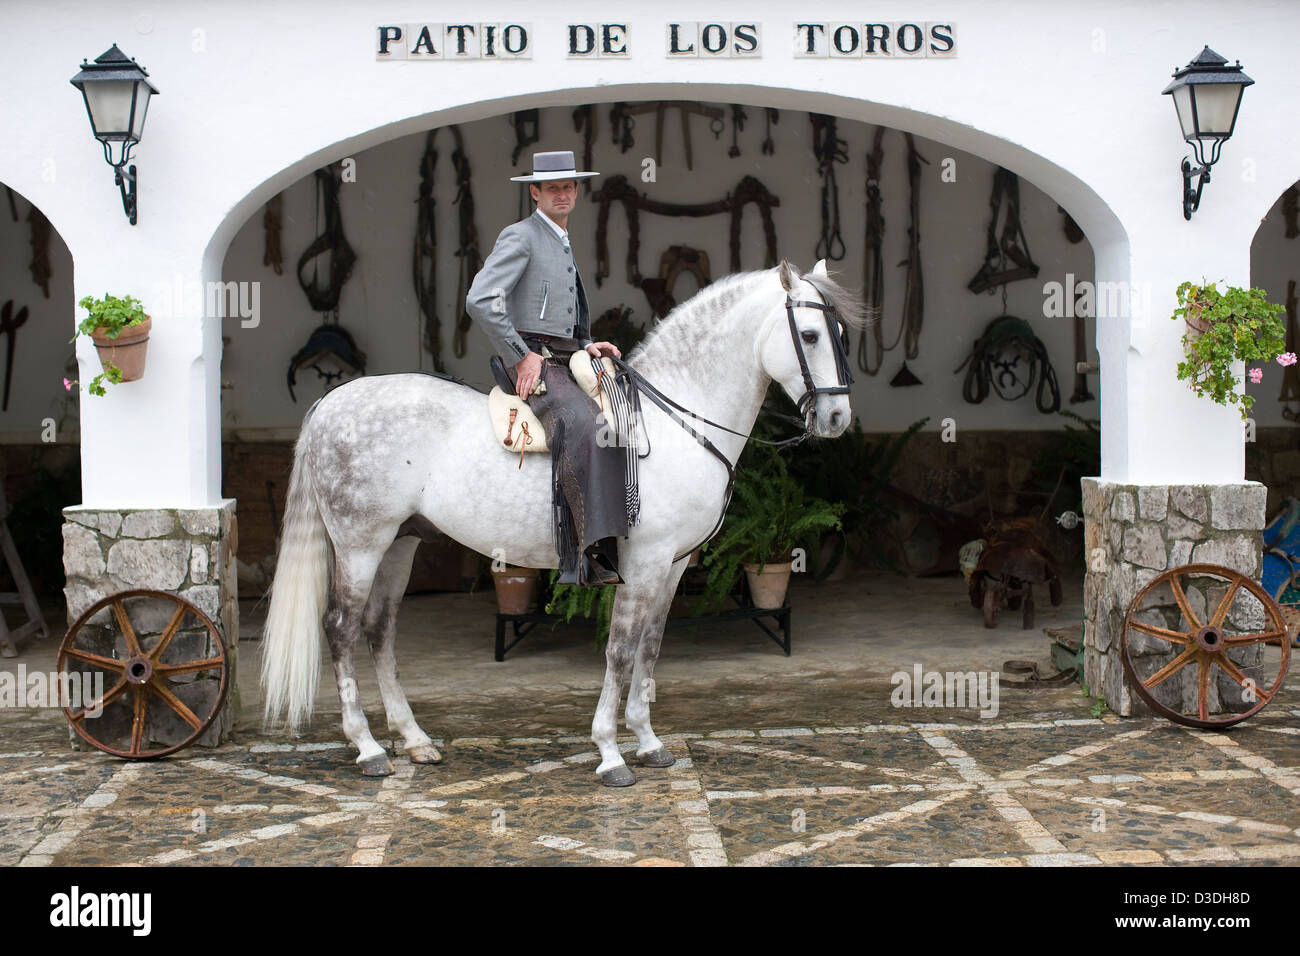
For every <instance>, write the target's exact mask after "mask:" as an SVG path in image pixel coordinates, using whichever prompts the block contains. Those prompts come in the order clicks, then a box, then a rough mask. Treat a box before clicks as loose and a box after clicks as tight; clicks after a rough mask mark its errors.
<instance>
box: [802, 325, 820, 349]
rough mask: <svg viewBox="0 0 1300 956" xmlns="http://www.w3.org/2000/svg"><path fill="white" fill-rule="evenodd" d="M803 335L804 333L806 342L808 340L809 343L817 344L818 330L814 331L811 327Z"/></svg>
mask: <svg viewBox="0 0 1300 956" xmlns="http://www.w3.org/2000/svg"><path fill="white" fill-rule="evenodd" d="M802 335H803V340H804V341H805V342H807V343H808V344H809V345H816V344H817V333H816V332H814V331H812V330H811V329H809V330H808V331H806V332H804V333H802Z"/></svg>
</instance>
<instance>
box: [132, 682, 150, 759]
mask: <svg viewBox="0 0 1300 956" xmlns="http://www.w3.org/2000/svg"><path fill="white" fill-rule="evenodd" d="M148 712H149V693H148V691H146V690H145V689H144V688H143V687H142V686H140V685H139V684H136V685H135V706H134V708H133V714H132V717H131V750H130V751H129V753H130V754H131V756H133V757H136V756H139V754H140V748H141V747H142V746H143V745H144V719H145V715H146V714H148Z"/></svg>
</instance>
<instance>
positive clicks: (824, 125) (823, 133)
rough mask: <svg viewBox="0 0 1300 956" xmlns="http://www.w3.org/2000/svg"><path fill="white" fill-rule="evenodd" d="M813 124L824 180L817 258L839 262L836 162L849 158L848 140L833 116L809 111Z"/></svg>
mask: <svg viewBox="0 0 1300 956" xmlns="http://www.w3.org/2000/svg"><path fill="white" fill-rule="evenodd" d="M808 118H809V120H811V121H812V128H813V156H815V157H816V159H817V174H818V175H819V176H820V177H821V180H822V231H821V236H819V237H818V239H817V249H816V251H815V252H814V253H813V258H814V259H829V260H831V261H832V262H839V261H840V260H841V259H843V258H844V237H843V236H842V235H841V234H840V187H839V184H838V183H836V181H835V164H836V163H847V162H848V161H849V152H848V144H847V143H845V141H844V140H842V139H840V136H839V128H838V124H837V121H836V119H835V117H834V116H825V115H823V114H821V113H809V114H808Z"/></svg>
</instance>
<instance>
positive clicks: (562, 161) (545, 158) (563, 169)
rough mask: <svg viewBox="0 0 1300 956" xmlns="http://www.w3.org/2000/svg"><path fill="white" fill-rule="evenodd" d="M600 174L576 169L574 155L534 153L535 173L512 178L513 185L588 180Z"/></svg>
mask: <svg viewBox="0 0 1300 956" xmlns="http://www.w3.org/2000/svg"><path fill="white" fill-rule="evenodd" d="M599 175H600V173H583V172H579V171H578V170H577V169H576V168H574V162H573V153H572V152H571V151H569V150H567V149H566V150H560V151H558V152H553V153H533V171H532V174H531V175H528V176H511V177H510V181H511V182H512V183H543V182H546V181H547V180H550V179H586V178H587V177H588V176H599Z"/></svg>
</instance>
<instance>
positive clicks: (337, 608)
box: [325, 550, 393, 777]
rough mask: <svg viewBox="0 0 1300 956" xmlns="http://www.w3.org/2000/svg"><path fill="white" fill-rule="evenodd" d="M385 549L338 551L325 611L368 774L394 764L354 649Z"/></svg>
mask: <svg viewBox="0 0 1300 956" xmlns="http://www.w3.org/2000/svg"><path fill="white" fill-rule="evenodd" d="M383 553H384V552H383V551H378V552H372V551H366V550H355V551H351V552H349V553H347V554H346V556H345V555H338V556H337V559H336V563H335V566H334V587H333V588H332V589H331V592H330V604H329V610H328V611H326V612H325V638H326V640H327V641H328V642H329V647H330V655H331V657H333V659H334V679H335V681H336V682H337V684H338V689H339V703H340V704H341V705H342V708H343V733H344V734H346V735H347V738H348V740H350V741H351V742H352V745H353V746H354V747H356V748H357V751H358V754H357V763H358V764H360V765H361V772H362V773H363V774H364V775H365V776H367V777H384V776H387V775H388V774H390V773H392V772H393V764H392V762H391V761H390V760H389V759H388V754H387V753H386V752H385V751H384V748H383V747H381V746H379V744H378V742H377V741H376V740H375V738H374V737H373V736H371V734H370V725H369V724H368V723H367V722H366V715H365V712H364V711H363V710H362V709H361V694H360V693H359V692H358V690H357V668H356V661H355V660H354V658H353V653H354V651H355V650H356V644H357V639H358V638H359V637H360V636H361V615H362V612H363V611H364V609H365V606H366V599H367V597H369V594H370V586H371V583H372V582H373V581H374V578H375V572H376V570H377V569H378V567H379V562H380V560H381V559H382V557H383Z"/></svg>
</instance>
